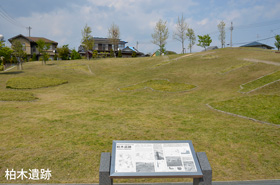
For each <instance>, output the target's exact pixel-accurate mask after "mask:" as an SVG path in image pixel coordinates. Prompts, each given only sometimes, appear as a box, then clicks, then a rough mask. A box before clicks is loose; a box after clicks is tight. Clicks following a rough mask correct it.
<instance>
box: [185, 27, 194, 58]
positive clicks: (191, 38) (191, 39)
mask: <svg viewBox="0 0 280 185" xmlns="http://www.w3.org/2000/svg"><path fill="white" fill-rule="evenodd" d="M186 36H187V38H188V40H189V45H188V48H189V49H190V53H191V52H192V47H193V45H194V44H195V41H196V37H195V34H194V31H193V29H191V28H188V30H187V33H186Z"/></svg>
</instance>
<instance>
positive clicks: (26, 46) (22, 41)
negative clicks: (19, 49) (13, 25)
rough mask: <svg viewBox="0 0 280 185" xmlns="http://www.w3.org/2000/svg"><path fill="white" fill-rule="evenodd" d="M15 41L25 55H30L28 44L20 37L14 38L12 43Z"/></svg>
mask: <svg viewBox="0 0 280 185" xmlns="http://www.w3.org/2000/svg"><path fill="white" fill-rule="evenodd" d="M16 40H18V41H19V42H20V43H21V44H22V45H23V46H24V47H23V51H24V52H26V54H27V55H30V54H31V46H30V42H29V41H28V40H26V39H25V38H22V37H19V38H16V39H15V40H14V41H16Z"/></svg>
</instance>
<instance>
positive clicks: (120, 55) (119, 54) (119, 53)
mask: <svg viewBox="0 0 280 185" xmlns="http://www.w3.org/2000/svg"><path fill="white" fill-rule="evenodd" d="M118 57H120V58H121V57H122V51H121V50H119V52H118Z"/></svg>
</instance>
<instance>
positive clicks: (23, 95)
mask: <svg viewBox="0 0 280 185" xmlns="http://www.w3.org/2000/svg"><path fill="white" fill-rule="evenodd" d="M36 99H37V98H36V97H35V96H34V95H33V93H31V92H22V91H2V92H1V91H0V101H32V100H36Z"/></svg>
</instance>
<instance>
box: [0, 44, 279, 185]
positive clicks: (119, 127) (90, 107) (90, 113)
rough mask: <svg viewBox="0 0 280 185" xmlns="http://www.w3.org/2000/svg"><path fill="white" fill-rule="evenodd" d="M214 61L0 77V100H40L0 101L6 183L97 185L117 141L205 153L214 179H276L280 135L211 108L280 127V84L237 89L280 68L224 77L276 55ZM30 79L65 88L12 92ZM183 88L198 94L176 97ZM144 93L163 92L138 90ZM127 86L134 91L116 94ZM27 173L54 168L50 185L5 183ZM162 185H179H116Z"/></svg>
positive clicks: (57, 67)
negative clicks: (28, 97)
mask: <svg viewBox="0 0 280 185" xmlns="http://www.w3.org/2000/svg"><path fill="white" fill-rule="evenodd" d="M202 54H203V53H202ZM211 55H213V56H215V57H209V56H208V57H207V56H206V57H204V58H203V57H201V55H200V53H196V54H194V55H192V56H189V57H184V58H181V59H178V60H177V61H173V62H171V63H169V64H168V65H160V66H158V67H154V66H156V65H157V64H160V63H162V62H163V58H162V57H154V58H150V57H149V58H133V59H122V58H112V59H102V60H90V61H87V60H78V61H53V62H48V65H46V66H42V65H41V63H40V62H29V63H25V64H24V71H22V72H21V71H16V69H13V70H10V71H7V72H0V92H20V93H21V92H28V93H30V94H33V95H34V97H36V98H38V99H37V100H36V101H0V107H1V112H0V140H1V143H0V174H1V175H0V183H24V184H26V183H98V176H99V174H98V169H99V160H100V154H101V152H110V151H111V150H112V141H113V140H192V142H193V145H194V147H195V150H196V151H197V152H206V153H207V156H208V159H209V161H210V164H211V166H212V169H213V180H214V181H228V180H256V179H279V178H280V155H279V153H280V147H279V146H280V128H279V127H278V126H274V125H266V124H260V123H257V122H254V121H251V120H248V119H243V118H239V117H235V116H231V115H228V114H224V113H221V112H218V111H215V110H212V109H210V108H209V107H207V106H206V104H211V103H215V102H217V104H219V103H218V102H222V103H220V104H221V107H220V108H221V109H224V108H225V107H228V108H229V109H228V111H232V112H234V111H236V109H237V108H238V107H239V108H240V110H238V111H239V112H236V113H238V114H240V115H244V113H246V112H247V113H248V115H247V113H246V115H247V116H252V117H253V118H255V119H261V120H268V121H271V122H272V121H273V122H275V123H277V124H278V121H279V117H278V119H277V106H279V104H278V103H277V102H279V101H278V98H279V96H280V91H279V83H275V84H271V85H269V86H266V87H264V88H262V89H259V90H257V91H254V92H253V94H254V96H251V95H250V96H249V95H247V94H242V93H239V92H238V90H239V88H240V85H242V84H245V83H247V82H249V81H253V80H255V79H257V78H260V77H261V76H264V75H267V74H270V73H273V72H275V71H279V70H280V67H279V66H273V65H267V64H262V63H256V64H254V65H248V66H246V67H240V68H236V69H235V70H233V71H231V72H230V73H225V74H223V75H221V74H219V73H220V72H221V71H223V70H226V69H228V68H230V67H231V66H237V65H240V61H241V60H242V58H253V57H254V58H255V59H260V58H263V56H270V55H273V56H270V57H273V58H277V57H279V59H280V55H279V54H275V55H274V53H271V52H269V51H265V50H264V51H263V50H261V52H260V51H259V50H248V49H243V48H235V49H230V48H226V49H219V50H215V53H213V54H211ZM172 58H176V55H175V56H172ZM76 66H77V68H78V70H76ZM86 67H87V68H88V69H91V71H92V73H91V72H89V71H87V69H86ZM31 76H32V77H34V80H32V81H33V82H34V81H37V80H38V81H41V80H40V79H41V78H42V77H43V78H53V79H61V80H63V81H67V82H68V83H66V84H63V85H56V86H50V87H48V88H36V89H34V88H31V89H21V90H14V89H7V88H6V85H7V84H9V83H7V82H10V81H14V79H15V78H16V79H28V78H29V77H31ZM155 79H168V80H169V82H168V83H167V82H166V81H159V80H155ZM16 81H17V80H16ZM142 82H144V83H143V84H141V83H142ZM28 83H29V82H26V81H25V82H24V83H23V84H22V83H19V84H18V85H21V86H27V84H28ZM133 84H138V86H139V87H138V86H137V85H136V86H133ZM187 84H191V85H195V86H196V88H194V89H191V90H190V91H187V92H177V91H178V90H179V91H181V90H183V91H184V90H185V88H186V87H185V85H187ZM18 85H17V87H18ZM131 85H132V86H131ZM140 86H141V87H140ZM143 86H149V87H151V88H155V89H156V87H158V88H159V91H152V90H138V88H142V87H143ZM181 86H182V87H181ZM125 87H131V88H133V89H137V90H126V91H119V90H118V88H125ZM166 88H167V90H166ZM168 88H169V89H170V88H171V89H175V91H176V92H175V93H170V92H169V90H168ZM5 96H6V95H5ZM18 96H20V95H18ZM237 100H238V101H237ZM245 105H246V106H245ZM249 105H252V107H250V108H251V110H252V111H249V110H248V107H247V106H249ZM263 107H266V108H267V109H266V111H265V112H263V111H262V108H263ZM270 107H272V108H270ZM217 108H219V107H217ZM249 113H250V114H249ZM278 115H279V114H278ZM22 168H23V169H24V170H29V169H35V168H37V169H47V168H49V169H50V170H51V171H52V178H51V180H50V181H43V180H40V181H36V182H35V181H31V180H24V181H21V180H17V181H7V180H5V177H4V176H5V171H6V170H7V169H10V170H11V169H14V170H17V171H19V170H21V169H22ZM162 181H165V182H166V181H170V182H171V181H183V179H163V180H162V179H138V180H119V181H116V182H162Z"/></svg>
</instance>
